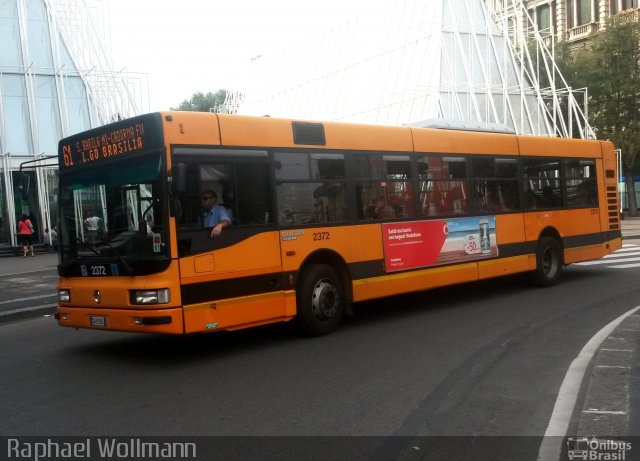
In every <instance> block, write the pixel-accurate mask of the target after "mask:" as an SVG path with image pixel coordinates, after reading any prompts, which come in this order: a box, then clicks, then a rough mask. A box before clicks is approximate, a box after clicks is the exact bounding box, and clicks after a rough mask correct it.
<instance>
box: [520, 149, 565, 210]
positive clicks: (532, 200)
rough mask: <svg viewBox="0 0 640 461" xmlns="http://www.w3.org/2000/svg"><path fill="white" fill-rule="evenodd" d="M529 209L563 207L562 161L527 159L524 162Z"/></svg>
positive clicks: (527, 205) (526, 198)
mask: <svg viewBox="0 0 640 461" xmlns="http://www.w3.org/2000/svg"><path fill="white" fill-rule="evenodd" d="M522 172H523V181H524V187H525V190H524V193H525V201H526V208H527V209H547V208H560V207H562V206H563V202H564V199H563V195H562V187H561V184H560V161H559V160H557V159H553V158H536V159H532V158H527V159H524V160H523V161H522Z"/></svg>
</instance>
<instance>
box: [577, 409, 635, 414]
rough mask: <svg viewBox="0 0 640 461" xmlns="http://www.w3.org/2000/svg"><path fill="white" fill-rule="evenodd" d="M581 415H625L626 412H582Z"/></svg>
mask: <svg viewBox="0 0 640 461" xmlns="http://www.w3.org/2000/svg"><path fill="white" fill-rule="evenodd" d="M583 413H591V414H595V415H626V414H627V412H626V411H616V410H584V411H583Z"/></svg>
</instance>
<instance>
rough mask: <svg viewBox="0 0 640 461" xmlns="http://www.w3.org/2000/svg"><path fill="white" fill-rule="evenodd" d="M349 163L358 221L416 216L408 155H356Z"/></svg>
mask: <svg viewBox="0 0 640 461" xmlns="http://www.w3.org/2000/svg"><path fill="white" fill-rule="evenodd" d="M351 161H352V171H353V176H354V178H355V180H356V205H357V211H358V219H359V220H370V219H401V218H410V217H413V216H415V212H414V203H413V197H414V195H413V183H412V182H411V162H410V157H409V156H408V155H398V154H378V153H372V154H355V155H353V157H352V160H351Z"/></svg>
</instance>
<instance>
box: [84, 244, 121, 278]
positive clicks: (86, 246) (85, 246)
mask: <svg viewBox="0 0 640 461" xmlns="http://www.w3.org/2000/svg"><path fill="white" fill-rule="evenodd" d="M76 241H77V242H78V243H79V244H81V245H82V246H83V247H84V248H86V249H88V250H91V251H92V252H93V253H95V254H97V255H98V256H102V254H101V253H100V251H99V250H98V247H97V246H96V245H94V244H93V243H91V242H85V241H83V240H80V239H76ZM101 245H105V246H108V247H109V248H110V249H111V251H113V254H114V255H115V256H116V258H118V261H120V262H121V263H122V265H123V266H124V268H125V269H126V271H127V274H133V268H132V267H131V266H130V265H129V263H128V262H127V260H126V259H124V258H123V257H122V255H121V254H120V253H118V251H117V250H116V249H115V248H114V247H113V245H111V242H102V243H101Z"/></svg>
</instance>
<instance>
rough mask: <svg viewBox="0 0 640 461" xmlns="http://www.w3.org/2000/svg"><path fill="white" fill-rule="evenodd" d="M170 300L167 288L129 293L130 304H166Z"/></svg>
mask: <svg viewBox="0 0 640 461" xmlns="http://www.w3.org/2000/svg"><path fill="white" fill-rule="evenodd" d="M170 299H171V295H170V291H169V289H168V288H162V289H160V290H135V291H132V292H131V304H167V303H168V302H169V300H170Z"/></svg>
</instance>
